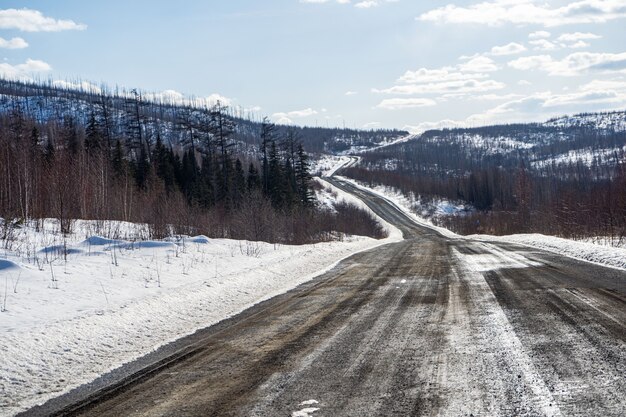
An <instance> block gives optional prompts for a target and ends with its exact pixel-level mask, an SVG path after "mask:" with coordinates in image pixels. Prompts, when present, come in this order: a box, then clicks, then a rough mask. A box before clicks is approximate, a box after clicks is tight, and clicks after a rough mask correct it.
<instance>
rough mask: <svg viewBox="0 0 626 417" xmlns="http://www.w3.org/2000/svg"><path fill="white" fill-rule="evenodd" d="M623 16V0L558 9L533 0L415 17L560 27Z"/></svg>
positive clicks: (589, 0) (588, 0) (583, 1)
mask: <svg viewBox="0 0 626 417" xmlns="http://www.w3.org/2000/svg"><path fill="white" fill-rule="evenodd" d="M624 17H626V6H625V5H624V1H623V0H580V1H575V2H572V3H569V4H567V5H564V6H561V7H551V6H550V5H549V4H548V3H536V2H535V1H533V0H518V1H513V0H492V1H484V2H481V3H477V4H473V5H471V6H469V7H463V6H456V5H454V4H449V5H447V6H444V7H440V8H437V9H434V10H431V11H429V12H426V13H423V14H422V15H421V16H419V17H418V19H419V20H422V21H430V22H437V23H474V24H482V25H489V26H501V25H504V24H515V25H529V24H538V25H543V26H560V25H567V24H576V23H604V22H607V21H610V20H614V19H621V18H624Z"/></svg>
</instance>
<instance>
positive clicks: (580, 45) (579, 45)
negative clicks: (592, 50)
mask: <svg viewBox="0 0 626 417" xmlns="http://www.w3.org/2000/svg"><path fill="white" fill-rule="evenodd" d="M564 46H566V47H568V48H572V49H582V48H588V47H590V46H591V45H590V44H589V43H587V42H585V41H578V42H576V43H572V44H569V45H564Z"/></svg>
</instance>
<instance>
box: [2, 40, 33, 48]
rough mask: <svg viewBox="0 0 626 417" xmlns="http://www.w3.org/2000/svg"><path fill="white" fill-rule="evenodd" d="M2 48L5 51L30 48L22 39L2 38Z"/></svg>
mask: <svg viewBox="0 0 626 417" xmlns="http://www.w3.org/2000/svg"><path fill="white" fill-rule="evenodd" d="M0 48H4V49H24V48H28V42H26V41H25V40H24V39H22V38H12V39H8V40H7V39H4V38H0Z"/></svg>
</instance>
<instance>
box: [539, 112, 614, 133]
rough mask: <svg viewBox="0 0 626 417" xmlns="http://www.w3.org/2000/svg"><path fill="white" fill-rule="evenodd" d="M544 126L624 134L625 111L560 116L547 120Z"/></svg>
mask: <svg viewBox="0 0 626 417" xmlns="http://www.w3.org/2000/svg"><path fill="white" fill-rule="evenodd" d="M544 126H547V127H558V128H561V129H564V128H571V127H576V128H580V127H582V128H587V129H596V130H612V131H616V132H624V131H626V111H614V112H607V113H582V114H576V115H573V116H562V117H557V118H554V119H550V120H548V121H547V122H546V123H544Z"/></svg>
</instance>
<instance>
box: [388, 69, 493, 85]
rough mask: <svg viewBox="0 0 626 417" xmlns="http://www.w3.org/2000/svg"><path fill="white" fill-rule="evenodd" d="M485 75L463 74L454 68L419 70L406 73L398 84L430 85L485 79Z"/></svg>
mask: <svg viewBox="0 0 626 417" xmlns="http://www.w3.org/2000/svg"><path fill="white" fill-rule="evenodd" d="M485 77H487V75H486V74H465V73H462V72H459V71H458V69H457V68H456V67H443V68H439V69H427V68H420V69H418V70H417V71H407V72H405V73H404V75H403V76H402V77H400V78H399V79H398V82H403V83H408V84H420V83H432V82H443V81H459V80H468V79H476V78H485Z"/></svg>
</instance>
